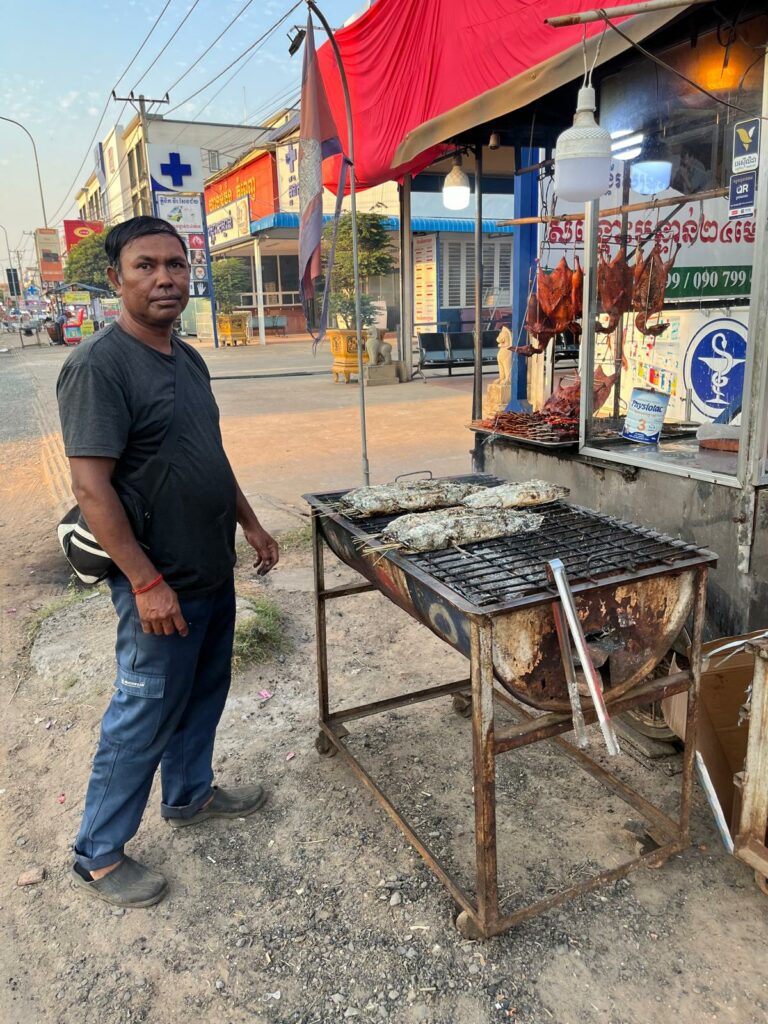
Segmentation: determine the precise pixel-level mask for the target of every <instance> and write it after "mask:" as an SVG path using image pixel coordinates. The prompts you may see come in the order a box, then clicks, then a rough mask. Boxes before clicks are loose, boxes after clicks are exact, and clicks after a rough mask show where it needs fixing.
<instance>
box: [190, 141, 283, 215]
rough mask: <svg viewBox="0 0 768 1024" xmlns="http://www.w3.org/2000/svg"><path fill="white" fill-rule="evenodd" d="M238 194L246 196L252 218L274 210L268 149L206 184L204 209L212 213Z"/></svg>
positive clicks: (272, 171)
mask: <svg viewBox="0 0 768 1024" xmlns="http://www.w3.org/2000/svg"><path fill="white" fill-rule="evenodd" d="M241 196H248V205H249V208H250V209H249V212H250V216H251V220H260V219H261V218H262V217H268V216H269V215H270V214H271V213H277V210H278V202H277V174H276V172H275V158H274V156H273V155H272V154H271V153H262V154H261V155H260V156H257V157H256V158H255V159H254V160H251V161H250V162H249V163H247V164H243V165H242V166H240V167H238V168H236V169H235V170H234V171H231V172H230V173H229V174H223V175H222V176H221V177H220V178H217V179H216V181H213V182H211V184H210V185H206V186H205V211H206V213H213V211H214V210H219V209H221V207H222V206H226V205H227V204H228V203H231V202H233V201H234V200H235V199H239V198H240V197H241Z"/></svg>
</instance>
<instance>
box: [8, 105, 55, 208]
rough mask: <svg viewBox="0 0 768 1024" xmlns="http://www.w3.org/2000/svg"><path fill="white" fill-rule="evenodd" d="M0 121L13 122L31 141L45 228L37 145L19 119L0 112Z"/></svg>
mask: <svg viewBox="0 0 768 1024" xmlns="http://www.w3.org/2000/svg"><path fill="white" fill-rule="evenodd" d="M0 121H7V122H8V123H9V124H15V125H16V127H17V128H21V130H22V131H23V132H25V133H26V135H27V136H28V138H29V141H30V142H31V143H32V152H33V153H34V154H35V168H36V169H37V185H38V188H39V189H40V205H41V206H42V208H43V227H46V228H47V227H48V215H47V214H46V212H45V199H44V198H43V179H42V178H41V177H40V162H39V160H38V159H37V146H36V145H35V140H34V139H33V138H32V136H31V135H30V133H29V131H27V129H26V128H25V127H24V125H23V124H22V123H21V122H20V121H14V119H13V118H12V117H5V116H4V115H2V114H0Z"/></svg>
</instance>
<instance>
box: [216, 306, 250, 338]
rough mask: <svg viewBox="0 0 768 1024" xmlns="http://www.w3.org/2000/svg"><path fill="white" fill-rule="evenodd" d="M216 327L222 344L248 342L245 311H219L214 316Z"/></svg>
mask: <svg viewBox="0 0 768 1024" xmlns="http://www.w3.org/2000/svg"><path fill="white" fill-rule="evenodd" d="M216 327H217V329H218V332H219V341H220V342H221V344H222V345H247V344H248V314H247V313H219V314H217V316H216Z"/></svg>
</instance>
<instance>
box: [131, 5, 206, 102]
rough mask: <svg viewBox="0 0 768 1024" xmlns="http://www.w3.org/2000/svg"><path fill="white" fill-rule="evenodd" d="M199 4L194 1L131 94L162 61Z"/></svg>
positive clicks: (137, 80)
mask: <svg viewBox="0 0 768 1024" xmlns="http://www.w3.org/2000/svg"><path fill="white" fill-rule="evenodd" d="M199 3H200V0H194V3H193V4H192V6H191V7H190V8H189V10H188V11H187V13H186V14H185V15H184V17H183V18H182V19H181V21H180V22H179V24H178V25H177V26H176V28H175V29H174V30H173V32H172V33H171V35H170V36H169V38H168V41H167V42H166V44H165V46H164V47H163V48H162V49H161V50H160V52H159V53H158V55H157V56H156V57H155V59H154V60H153V61H152V63H151V64H150V65H149V67H148V68H147V70H146V71H144V72H143V74H141V75H139V77H138V78H137V79H136V85H134V86H133V89H131V92H134V91H135V90H136V89H137V88H138V86H139V82H140V81H141V80H142V78H146V77H147V75H148V74H149V72H150V71H151V70H152V68H153V67H154V66H155V64H157V62H158V61H159V60H160V58H161V57H162V56H163V54H164V53H165V51H166V50H167V49H168V47H169V46H170V45H171V43H172V42H173V40H174V39H175V38H176V36H177V35H178V34H179V32H180V31H181V29H182V28H183V26H184V23H185V22H186V20H187V18H188V17H189V16H190V14H191V13H192V11H194V9H195V8H196V7H197V5H198V4H199Z"/></svg>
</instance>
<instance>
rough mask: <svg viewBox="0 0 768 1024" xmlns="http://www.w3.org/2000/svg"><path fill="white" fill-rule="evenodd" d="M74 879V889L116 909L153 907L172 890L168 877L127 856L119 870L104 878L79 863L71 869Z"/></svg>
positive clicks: (120, 864)
mask: <svg viewBox="0 0 768 1024" xmlns="http://www.w3.org/2000/svg"><path fill="white" fill-rule="evenodd" d="M70 876H71V882H70V884H71V886H72V888H73V889H81V890H82V891H83V892H86V893H88V894H89V895H90V896H93V897H94V898H95V899H97V900H103V901H104V902H105V903H111V904H113V906H115V907H128V908H131V907H135V908H137V909H138V908H141V907H151V906H154V904H155V903H159V902H160V900H161V899H162V898H163V896H165V894H166V892H167V891H168V880H167V879H166V877H165V875H161V874H160V872H159V871H153V870H152V869H151V868H145V867H144V865H143V864H139V863H138V861H135V860H133V859H132V858H131V857H125V856H124V857H123V859H122V860H121V861H120V863H119V864H118V865H117V867H116V868H114V869H113V870H112V871H110V872H109V873H108V874H106V875H102V877H101V878H93V877H92V876H91V874H90V872H89V871H86V869H85V868H83V867H81V865H79V864H77V863H75V864H73V865H72V867H71V868H70Z"/></svg>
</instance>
